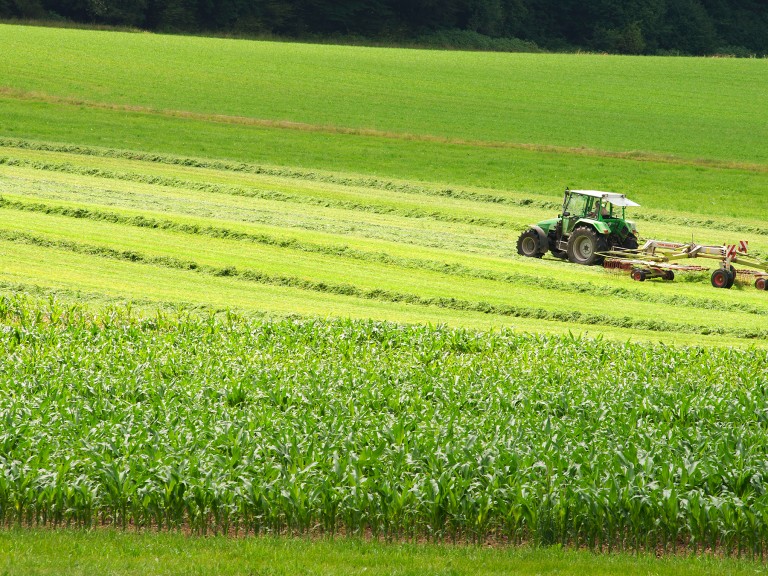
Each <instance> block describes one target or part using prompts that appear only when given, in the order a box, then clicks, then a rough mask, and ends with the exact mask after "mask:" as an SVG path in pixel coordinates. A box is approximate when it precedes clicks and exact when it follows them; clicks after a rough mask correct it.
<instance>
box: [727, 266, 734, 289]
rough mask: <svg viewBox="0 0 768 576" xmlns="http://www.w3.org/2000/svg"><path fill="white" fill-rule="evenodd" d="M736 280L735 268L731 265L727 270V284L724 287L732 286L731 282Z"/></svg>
mask: <svg viewBox="0 0 768 576" xmlns="http://www.w3.org/2000/svg"><path fill="white" fill-rule="evenodd" d="M735 281H736V268H734V267H733V266H731V269H730V270H728V286H726V288H732V287H733V283H734V282H735Z"/></svg>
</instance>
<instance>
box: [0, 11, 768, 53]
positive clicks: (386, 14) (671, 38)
mask: <svg viewBox="0 0 768 576" xmlns="http://www.w3.org/2000/svg"><path fill="white" fill-rule="evenodd" d="M0 17H2V18H14V19H40V20H62V21H72V22H78V23H86V24H106V25H114V26H127V27H133V28H140V29H145V30H151V31H156V32H191V33H224V34H239V35H254V36H263V35H275V36H281V37H286V38H299V39H301V38H322V37H326V38H341V39H343V38H345V37H346V38H349V39H356V40H359V41H364V40H372V41H378V42H392V43H417V44H419V43H423V44H426V45H430V44H432V45H435V44H438V45H444V46H446V47H457V48H489V49H536V48H537V47H541V48H542V49H545V50H554V51H572V50H589V51H604V52H614V53H622V54H694V55H705V54H715V53H723V54H734V55H737V56H747V55H751V54H756V55H765V54H767V53H768V7H767V6H766V2H765V0H589V1H584V0H0ZM510 41H512V42H510Z"/></svg>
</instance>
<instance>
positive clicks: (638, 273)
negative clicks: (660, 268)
mask: <svg viewBox="0 0 768 576" xmlns="http://www.w3.org/2000/svg"><path fill="white" fill-rule="evenodd" d="M632 280H635V281H636V282H645V270H641V269H640V268H635V269H634V270H632Z"/></svg>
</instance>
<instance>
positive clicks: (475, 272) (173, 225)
mask: <svg viewBox="0 0 768 576" xmlns="http://www.w3.org/2000/svg"><path fill="white" fill-rule="evenodd" d="M0 209H14V210H20V211H28V212H33V213H41V214H54V215H60V216H67V217H71V218H75V219H88V220H94V221H102V222H110V223H114V224H120V225H127V226H133V227H138V228H152V229H161V230H169V231H174V232H181V233H184V234H190V235H199V236H204V237H210V238H217V239H228V240H236V241H243V242H250V243H256V244H261V245H264V246H274V247H279V248H284V249H286V250H296V251H299V252H306V253H311V254H321V255H327V256H334V257H342V258H346V259H350V260H353V261H355V260H356V261H361V262H373V263H380V264H383V265H394V266H397V267H400V268H405V269H412V270H430V271H433V272H438V273H441V274H446V275H449V276H454V277H460V278H474V279H482V280H491V281H496V282H502V283H504V284H510V285H517V286H525V287H535V288H542V289H551V288H552V279H551V278H546V277H541V276H536V275H533V274H527V273H521V272H498V271H494V270H487V269H482V268H476V267H472V266H467V265H463V264H460V263H457V262H450V263H449V262H442V261H439V260H429V259H425V258H405V257H400V256H393V255H391V254H388V253H386V252H371V251H364V250H358V249H354V248H351V247H349V246H346V245H323V244H317V243H311V242H306V241H299V240H297V239H295V238H290V239H286V238H277V237H275V236H273V235H268V234H262V233H260V234H251V233H247V232H240V231H235V230H231V229H228V228H226V227H220V226H200V225H195V224H184V223H181V222H176V221H173V220H171V219H160V218H155V217H151V218H150V217H143V216H128V215H123V214H118V213H114V212H108V211H103V210H94V209H91V208H70V207H66V206H56V205H48V204H43V203H27V202H19V201H14V200H8V199H4V198H3V197H2V196H0ZM0 234H2V237H3V238H6V239H16V238H18V239H21V238H23V237H25V236H22V235H19V234H17V233H9V232H7V231H6V232H3V231H1V230H0ZM26 237H27V238H29V239H30V240H29V241H34V242H35V243H37V245H53V244H50V243H47V242H46V241H45V240H42V239H35V238H33V237H32V236H30V235H26ZM56 245H59V246H61V247H67V248H68V249H74V248H72V247H74V246H75V244H73V243H71V242H70V243H67V242H64V243H61V242H59V243H57V244H56ZM78 250H79V251H81V250H80V249H78ZM90 250H91V253H94V252H93V250H97V248H96V247H90ZM81 253H82V251H81ZM113 253H114V254H118V253H119V254H138V253H136V252H134V251H122V252H119V251H114V250H109V249H105V250H104V254H113ZM127 259H129V260H133V259H135V258H127ZM171 260H172V259H168V258H163V257H159V258H150V259H147V258H142V261H151V262H153V263H158V262H163V263H166V264H167V263H169V262H170V261H171ZM174 262H175V264H174V265H173V267H175V268H179V269H199V270H202V269H203V268H204V267H202V266H199V265H198V264H196V263H195V262H194V260H193V259H186V260H184V261H181V260H178V261H174ZM232 269H233V268H232V267H227V266H222V267H219V268H217V271H218V272H215V273H216V274H217V275H224V272H223V271H225V270H232ZM692 280H696V281H700V282H706V279H705V278H703V277H701V275H695V274H694V275H693V277H692ZM557 289H558V290H560V291H565V292H569V293H575V294H591V295H595V296H605V297H614V298H621V299H622V300H631V301H637V302H649V303H658V304H664V305H672V306H685V307H689V308H698V309H702V310H719V311H725V312H731V311H739V312H744V313H747V314H754V315H758V316H765V315H766V314H768V312H767V311H766V309H765V308H762V307H759V306H754V305H752V304H750V303H747V302H723V301H717V300H711V299H706V300H702V299H700V298H696V297H690V296H685V295H668V294H655V293H650V292H641V291H638V290H629V289H627V288H624V287H619V286H609V285H598V284H594V283H589V282H573V281H563V280H558V282H557ZM340 293H341V292H340Z"/></svg>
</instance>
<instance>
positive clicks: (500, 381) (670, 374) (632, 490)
mask: <svg viewBox="0 0 768 576" xmlns="http://www.w3.org/2000/svg"><path fill="white" fill-rule="evenodd" d="M0 330H1V332H0V523H1V524H3V525H6V526H10V525H15V524H16V525H23V526H29V525H45V526H85V527H91V526H94V525H111V526H117V527H122V528H124V529H141V528H148V529H158V530H189V531H192V532H195V533H203V534H205V533H225V534H240V535H242V534H265V533H291V534H301V533H313V534H329V535H331V534H335V533H344V534H360V535H365V536H371V537H375V538H382V539H410V538H413V539H419V540H423V539H428V540H436V541H462V542H466V541H487V540H493V541H496V542H510V543H515V542H521V541H525V542H532V543H536V544H542V545H548V544H563V545H568V546H585V547H590V548H593V549H597V550H606V549H624V550H627V549H631V550H648V549H653V550H659V549H663V550H669V551H673V550H676V549H679V548H680V547H685V548H686V549H687V550H692V551H697V552H700V551H713V550H716V551H720V552H723V553H729V554H740V555H750V556H760V557H762V554H763V550H764V548H765V546H766V543H767V542H768V494H767V493H766V488H767V487H768V484H767V481H766V478H765V475H766V470H768V401H767V400H766V398H767V397H768V373H767V372H768V369H767V368H766V367H767V366H768V354H767V353H766V352H765V351H764V350H758V349H755V348H752V349H725V348H723V349H704V348H667V347H664V346H661V345H650V344H642V345H641V344H632V343H626V344H620V343H615V342H607V341H602V340H599V339H597V340H588V339H583V338H580V337H548V336H535V335H526V334H520V333H515V332H512V331H508V330H503V331H497V332H474V331H469V330H461V329H448V328H445V327H440V326H436V327H435V326H430V327H425V326H418V327H415V326H401V325H395V324H388V323H380V322H373V321H343V320H334V321H321V320H311V319H284V320H265V319H249V318H244V317H238V316H236V315H233V314H229V313H221V314H218V315H213V314H207V315H206V314H202V313H191V312H178V313H157V314H156V315H152V316H146V315H141V314H138V313H134V312H132V311H131V310H130V309H129V308H118V307H114V308H105V309H102V310H100V311H98V312H89V311H88V310H87V309H86V308H82V307H80V306H78V305H69V304H64V303H61V302H58V301H56V300H54V299H51V300H50V301H48V302H40V301H37V300H33V299H31V298H27V297H22V296H5V297H2V298H0Z"/></svg>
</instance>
